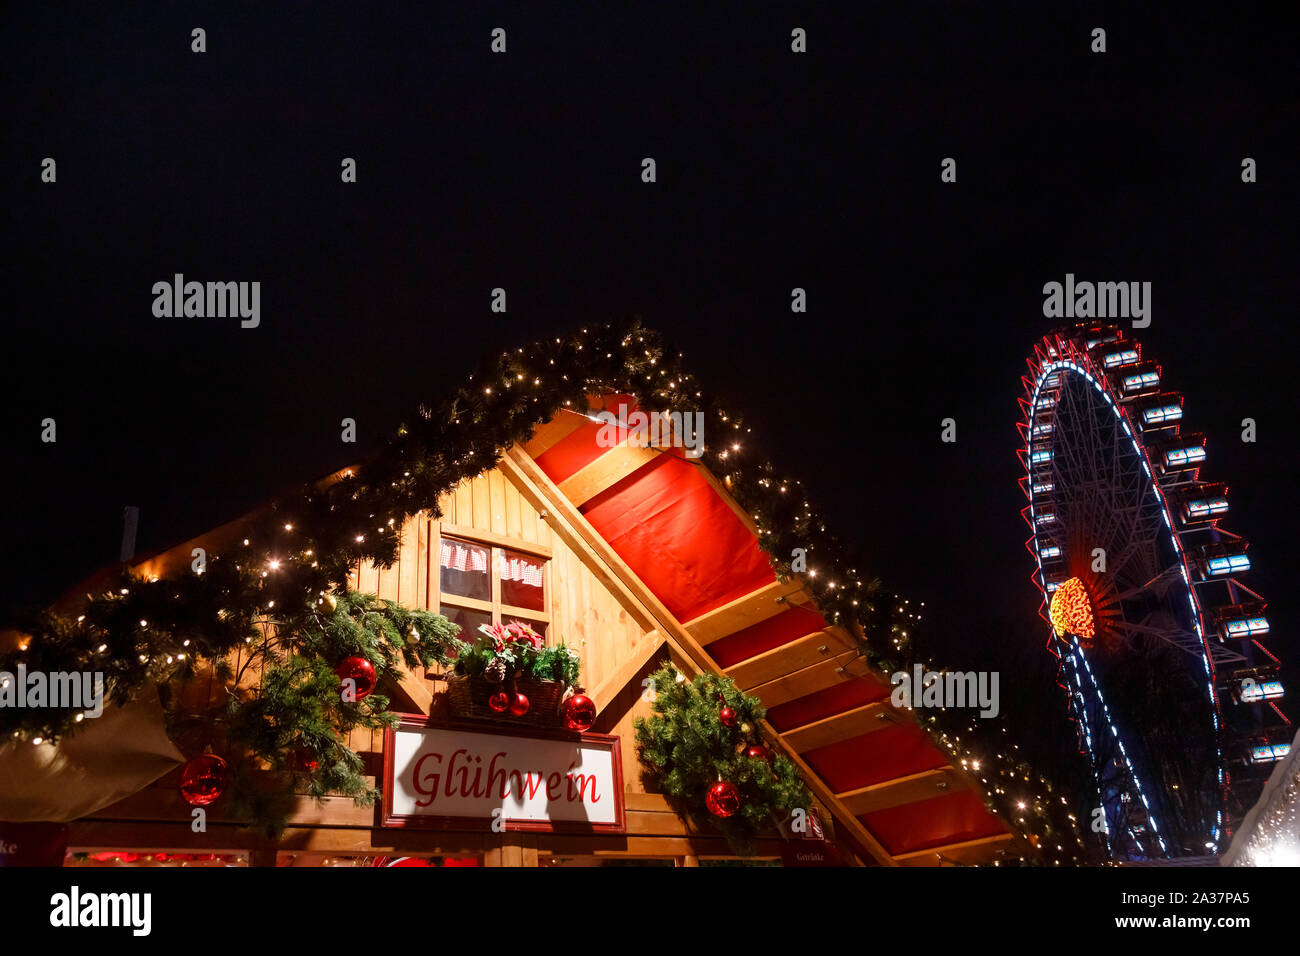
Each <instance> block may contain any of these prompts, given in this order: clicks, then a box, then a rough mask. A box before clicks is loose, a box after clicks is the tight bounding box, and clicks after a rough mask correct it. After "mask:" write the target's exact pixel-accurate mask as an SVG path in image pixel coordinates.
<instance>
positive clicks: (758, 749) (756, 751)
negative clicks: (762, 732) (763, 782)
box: [745, 744, 772, 763]
mask: <svg viewBox="0 0 1300 956" xmlns="http://www.w3.org/2000/svg"><path fill="white" fill-rule="evenodd" d="M745 756H746V757H753V758H754V759H755V760H766V761H767V762H768V763H771V762H772V754H771V753H770V752H769V751H768V749H767V748H766V747H764V746H763V745H762V744H753V745H751V746H750V747H749V749H748V750H746V751H745Z"/></svg>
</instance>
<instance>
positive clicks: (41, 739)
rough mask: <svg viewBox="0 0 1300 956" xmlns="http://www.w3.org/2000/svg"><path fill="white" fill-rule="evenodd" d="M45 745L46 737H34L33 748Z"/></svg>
mask: <svg viewBox="0 0 1300 956" xmlns="http://www.w3.org/2000/svg"><path fill="white" fill-rule="evenodd" d="M43 743H45V738H44V737H33V738H32V744H33V746H40V745H41V744H43Z"/></svg>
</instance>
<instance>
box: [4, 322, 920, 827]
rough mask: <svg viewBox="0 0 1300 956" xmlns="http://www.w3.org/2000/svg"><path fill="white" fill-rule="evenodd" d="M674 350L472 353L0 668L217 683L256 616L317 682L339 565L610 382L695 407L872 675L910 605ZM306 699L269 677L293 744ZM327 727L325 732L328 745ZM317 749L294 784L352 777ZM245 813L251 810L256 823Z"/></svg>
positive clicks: (663, 402)
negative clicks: (431, 401)
mask: <svg viewBox="0 0 1300 956" xmlns="http://www.w3.org/2000/svg"><path fill="white" fill-rule="evenodd" d="M680 359H681V355H680V353H672V352H670V351H668V350H667V349H666V348H665V347H664V345H663V343H662V341H661V339H660V336H659V335H658V333H656V332H654V331H653V330H650V329H647V328H644V327H643V326H642V325H641V324H640V322H639V321H637V320H635V319H633V320H631V321H628V322H624V323H610V324H602V325H598V326H593V327H590V328H586V329H582V330H581V331H579V332H578V333H575V334H574V335H571V336H569V337H567V338H554V339H546V340H542V341H539V342H536V343H534V344H532V345H531V346H528V347H526V348H518V349H515V350H514V351H510V352H503V353H501V354H500V355H499V356H496V357H494V358H492V359H489V360H487V361H485V362H483V363H482V364H481V365H480V366H479V367H478V368H477V370H476V371H475V372H474V374H473V375H471V376H470V378H469V383H468V384H467V385H465V386H463V387H461V388H459V389H457V390H456V391H455V392H454V393H453V394H451V395H450V396H449V397H448V398H447V399H446V400H445V401H443V402H442V403H440V404H438V405H436V406H429V405H421V406H420V407H419V408H418V409H417V414H416V415H415V416H414V417H413V418H412V419H410V420H408V421H407V422H406V423H404V424H403V425H401V426H400V427H399V428H398V429H397V431H396V433H395V434H394V435H393V436H392V437H391V438H390V439H389V440H388V441H387V442H386V444H385V445H384V447H383V448H382V450H381V451H380V452H379V453H378V454H377V455H376V456H375V457H374V458H372V459H371V460H370V461H368V462H367V463H366V464H365V465H364V466H363V467H359V468H356V469H352V470H350V471H348V472H347V473H346V474H345V475H344V476H342V477H341V478H340V479H339V480H337V481H334V482H332V483H317V484H310V485H304V486H303V487H302V488H301V489H300V490H299V491H298V492H296V493H295V494H291V495H289V496H286V497H285V498H283V499H281V500H279V501H276V502H275V503H273V504H272V505H271V506H270V507H269V508H268V509H266V510H265V511H263V512H260V513H259V514H258V515H257V516H255V517H254V518H251V519H250V520H249V521H248V522H247V523H246V525H245V532H244V533H245V535H246V538H245V539H244V541H243V544H242V545H239V546H236V547H235V548H234V549H233V550H232V551H230V552H228V553H225V554H219V555H213V556H211V557H210V558H209V560H208V561H207V564H206V569H205V570H204V572H203V573H201V574H199V573H194V572H191V573H187V574H184V575H181V576H179V577H177V578H175V579H170V580H166V581H152V582H147V581H144V580H142V579H139V578H137V577H133V576H131V575H130V574H128V573H126V572H125V571H123V572H122V574H121V575H120V580H118V581H116V582H114V584H113V585H112V586H111V587H110V588H109V589H108V590H106V591H105V592H103V593H100V594H97V595H92V596H89V598H88V602H87V604H86V607H85V609H84V614H83V615H82V616H81V617H79V618H77V619H75V620H74V619H72V618H69V617H65V616H61V615H56V614H53V613H50V612H48V611H43V612H37V613H28V614H23V615H19V616H17V617H14V618H11V619H10V621H9V622H7V623H9V624H10V625H12V626H14V627H15V628H16V629H17V630H19V631H20V632H21V633H23V634H24V635H26V636H27V638H28V640H27V642H26V643H25V645H22V644H20V646H19V648H18V649H17V650H14V651H11V652H9V653H6V654H3V655H0V670H5V671H10V672H12V671H14V669H15V668H16V666H17V665H18V664H20V663H22V664H25V665H26V667H27V669H28V670H29V671H34V670H43V671H46V672H54V671H61V672H74V671H100V672H103V673H105V674H106V676H107V677H108V688H109V695H110V699H112V700H114V701H117V702H121V701H123V700H125V699H127V698H129V697H130V696H131V695H132V694H133V693H134V692H135V691H136V689H138V688H139V687H140V686H141V685H142V684H144V683H145V682H146V681H148V680H153V681H156V682H158V683H160V684H164V683H167V682H169V681H171V680H173V679H176V678H183V677H185V676H186V675H187V674H190V673H192V672H193V668H194V667H195V666H196V665H197V664H198V663H199V662H203V663H205V664H206V665H207V666H208V667H210V668H212V670H213V673H215V674H217V675H218V676H221V677H222V678H223V679H229V678H230V677H231V676H232V675H230V674H229V673H227V671H228V665H226V663H225V660H224V659H225V656H226V655H227V654H228V653H229V652H230V651H232V650H233V649H235V648H236V647H238V646H240V645H242V644H244V643H247V642H251V641H256V640H258V639H259V637H260V631H259V629H258V622H259V621H262V620H264V619H266V618H268V617H273V618H274V620H276V622H277V633H278V635H279V636H280V638H281V640H283V641H285V642H286V645H285V646H287V647H291V648H296V649H297V653H298V654H299V656H300V657H302V658H303V660H304V662H305V663H304V664H303V665H300V666H303V667H304V668H306V670H304V671H303V672H302V673H301V674H300V675H299V677H298V680H299V681H300V682H301V683H302V684H304V685H306V686H315V685H313V684H312V681H311V680H310V679H309V677H308V676H307V671H308V670H309V671H310V672H311V673H312V674H318V675H320V676H321V678H322V679H323V672H322V671H320V668H321V667H323V666H325V665H326V664H328V665H329V666H330V667H331V668H332V667H333V665H334V664H335V663H336V662H337V661H336V658H335V655H337V654H338V653H339V651H340V649H341V648H340V646H339V645H337V644H335V643H332V642H331V639H329V638H326V637H319V636H318V637H313V636H312V635H313V634H316V633H317V632H316V631H313V630H312V627H311V615H312V614H313V613H314V610H315V608H316V607H317V606H318V602H319V601H320V600H321V599H322V598H323V596H324V595H326V594H330V595H333V596H334V597H335V598H336V599H337V600H339V601H340V606H343V607H347V608H353V607H354V605H353V604H352V603H351V598H349V597H347V592H346V581H347V579H348V576H349V572H350V571H351V569H352V568H354V567H355V566H356V565H357V564H358V563H359V562H364V561H369V562H371V563H373V564H375V565H376V566H378V567H381V568H390V567H392V565H393V563H394V561H395V559H396V556H397V553H398V549H399V546H400V535H399V533H398V532H399V530H400V529H401V527H402V526H403V523H404V522H405V520H406V519H407V518H408V517H410V516H411V515H413V514H416V513H419V512H427V513H430V514H431V515H433V516H434V517H438V516H439V512H438V510H437V504H436V503H437V501H438V500H439V498H440V496H441V495H442V494H444V493H445V492H447V491H449V490H451V489H452V488H454V487H455V486H456V485H457V484H458V483H459V482H460V481H462V480H464V479H466V478H470V477H473V476H475V475H477V474H480V473H481V472H483V471H484V470H486V469H488V468H491V467H493V466H494V465H495V464H496V462H497V461H498V460H499V459H500V457H501V454H502V452H503V450H504V449H505V448H507V447H509V446H510V445H511V444H513V443H516V442H519V443H523V442H526V441H527V440H528V439H529V438H530V437H531V436H532V433H533V430H534V429H535V428H536V427H537V426H538V425H541V424H543V423H545V422H547V421H549V420H551V419H552V418H553V417H554V416H555V415H556V414H558V413H559V412H560V411H561V410H562V409H565V408H568V409H572V410H574V411H585V410H586V408H587V402H588V396H589V395H591V394H596V393H600V392H611V391H612V392H614V393H620V394H631V395H635V396H636V397H637V399H638V400H639V402H640V404H641V405H642V406H643V407H647V408H654V409H657V410H660V411H680V412H695V411H702V412H703V413H704V420H705V431H704V438H705V444H706V448H705V451H704V455H703V458H702V462H703V464H704V465H705V466H707V467H708V468H709V469H710V470H711V471H712V472H713V473H714V474H717V475H718V476H719V477H720V478H722V479H723V481H724V482H725V483H726V485H727V488H728V490H729V491H730V493H731V494H732V496H733V497H734V498H735V499H736V501H737V502H738V503H739V504H740V505H741V506H742V507H743V508H744V509H745V510H746V512H747V513H749V514H750V515H752V516H753V519H754V522H755V524H756V526H757V528H758V543H759V545H760V546H761V547H762V548H763V550H764V551H765V552H766V553H767V554H768V556H769V559H770V560H771V563H772V567H773V569H774V571H775V572H776V573H777V575H778V576H779V577H781V578H785V577H786V576H788V575H789V574H791V573H792V570H793V569H792V564H791V562H792V557H793V555H794V553H795V551H796V549H802V552H803V554H804V558H805V560H806V562H807V567H806V570H805V569H802V568H801V573H803V575H804V581H805V586H806V587H807V588H808V590H809V591H811V593H812V596H813V598H814V599H815V600H816V603H817V606H818V607H819V608H820V609H821V610H822V612H823V613H824V614H825V616H826V619H827V620H828V622H830V623H831V624H842V625H844V626H846V627H847V628H848V629H849V630H850V631H851V632H853V633H854V634H855V636H856V637H857V638H858V639H859V641H860V650H861V653H862V656H863V657H864V658H865V659H866V660H867V661H868V662H870V663H871V664H872V665H873V666H875V667H877V668H879V669H881V670H884V671H886V672H890V671H894V670H898V669H902V668H904V667H906V666H907V664H908V663H910V661H908V660H907V655H908V650H909V643H910V636H909V634H908V633H907V629H906V628H907V621H908V620H909V618H910V617H911V616H910V615H908V614H907V613H906V611H905V609H904V606H903V604H902V603H901V602H900V601H899V599H898V596H897V595H893V594H890V593H887V592H886V589H885V588H884V587H883V585H882V584H881V583H880V581H879V580H877V579H867V578H864V577H862V576H861V575H860V574H859V572H858V570H857V569H856V566H855V565H854V563H853V562H852V560H851V559H850V558H849V556H848V552H847V550H846V549H845V548H844V547H843V546H842V545H841V544H840V543H839V542H838V541H837V540H836V539H835V538H833V537H832V536H830V535H828V534H827V533H826V526H825V522H824V520H823V519H822V517H821V516H820V515H819V514H818V513H817V512H816V511H815V510H814V509H813V507H812V505H811V503H810V502H809V501H808V500H807V498H806V496H805V494H804V493H803V489H802V485H801V483H800V482H799V481H797V480H792V479H785V478H781V477H779V476H777V475H776V474H775V472H774V469H773V467H772V465H771V464H770V463H766V462H763V461H761V460H760V459H759V457H758V455H757V449H756V448H755V447H754V445H753V442H751V441H750V440H749V438H750V429H749V427H748V426H746V425H745V424H744V422H743V419H742V418H741V417H740V416H739V415H738V414H737V413H736V411H735V409H734V408H732V407H731V406H729V405H727V404H725V403H722V402H719V401H717V400H715V399H713V398H711V397H709V396H706V395H705V394H704V393H703V392H702V391H701V390H700V388H699V385H698V383H697V382H696V380H695V377H694V376H693V375H691V374H689V373H687V372H685V371H684V370H683V368H682V366H681V363H680ZM393 613H398V612H396V611H394V612H393ZM409 613H411V614H415V613H418V612H409ZM382 617H383V615H382V614H381V615H380V618H382ZM367 620H368V621H369V623H368V624H366V625H360V624H359V625H358V626H359V627H362V629H363V630H366V632H367V633H369V634H371V635H372V637H373V640H366V641H360V640H358V641H357V642H356V646H358V647H362V648H364V651H363V656H366V657H368V658H369V659H370V660H371V661H372V663H374V664H375V666H376V668H377V669H379V670H380V671H383V672H387V670H388V668H389V666H390V665H389V661H390V660H391V659H392V655H393V654H395V653H397V654H400V655H401V656H403V657H405V652H406V647H405V645H406V639H405V631H404V629H403V628H402V627H399V626H398V625H397V624H395V623H393V622H392V621H389V624H390V625H391V626H388V625H385V624H383V623H382V620H380V619H376V618H374V617H371V618H368V619H367ZM422 620H424V623H423V624H422V625H420V624H417V627H418V628H419V629H420V630H421V632H422V633H428V634H434V635H437V634H438V633H439V632H438V630H437V626H436V625H434V624H433V623H432V621H431V619H422ZM354 636H355V635H354ZM422 647H423V645H422V644H419V645H418V646H417V650H416V651H415V653H416V656H417V657H419V656H420V654H422V653H428V654H430V655H433V654H434V652H433V650H432V648H431V647H430V648H427V649H425V650H420V649H419V648H422ZM430 659H434V658H433V657H431V658H430ZM420 662H421V663H424V661H423V660H421V661H420ZM291 683H292V682H291ZM292 686H294V687H297V686H299V684H292ZM275 690H276V692H278V691H279V689H278V688H275ZM312 699H314V697H312V695H305V696H302V697H301V699H299V698H298V697H297V696H294V695H293V694H290V693H289V689H288V688H286V689H285V691H284V696H283V697H282V698H281V701H280V702H281V704H282V705H283V706H282V707H281V708H280V709H279V710H278V711H277V713H278V719H279V723H280V724H281V725H282V726H284V727H293V726H296V725H299V724H302V725H309V726H312V727H314V728H315V731H313V732H312V733H310V734H307V735H305V736H306V739H307V740H308V742H309V743H310V741H311V740H321V741H324V740H326V739H327V738H329V737H330V735H329V734H327V733H325V728H324V725H325V724H328V723H330V721H333V720H335V719H336V718H337V717H339V716H340V715H338V714H336V713H334V712H333V711H332V710H330V709H328V708H324V709H322V710H320V711H319V717H318V716H316V712H315V711H313V710H312V706H314V705H310V704H309V703H308V701H309V700H312ZM375 703H376V704H377V703H378V700H377V699H376V701H375ZM76 717H77V715H76V712H75V711H72V710H55V709H46V710H34V709H30V708H29V709H24V710H14V709H7V708H0V733H4V734H5V736H6V738H8V737H12V736H16V737H17V738H19V739H23V740H31V741H35V740H43V741H57V740H58V739H59V737H61V736H62V735H64V734H67V733H70V732H74V731H75V729H76V727H77V724H76ZM318 721H319V722H318ZM340 726H341V725H339V724H336V725H333V727H332V730H333V731H334V737H333V739H335V740H337V738H338V736H339V732H340V731H339V728H340ZM344 749H346V748H344ZM317 751H319V753H318V755H319V756H322V757H330V756H331V755H332V756H333V757H334V760H333V761H332V762H331V761H328V760H321V761H320V763H321V768H320V769H319V770H318V771H316V772H315V773H314V774H313V775H312V777H311V781H310V786H311V788H312V791H313V792H317V791H319V792H328V790H329V787H330V786H331V785H332V784H334V783H336V782H339V781H343V782H344V783H345V785H346V786H351V785H352V784H348V783H347V781H353V783H354V782H355V780H356V779H357V774H356V770H357V768H358V767H359V764H360V758H359V757H358V756H357V755H356V754H354V753H351V752H350V751H349V752H348V753H346V754H345V753H342V752H341V751H330V750H329V748H328V747H326V746H325V745H324V744H321V745H320V746H319V747H317ZM349 754H350V756H349ZM285 793H287V791H285V792H282V793H281V797H284V796H285ZM265 802H266V801H265V800H264V801H263V803H262V804H259V806H262V805H263V804H265ZM262 812H263V811H261V810H258V811H256V812H254V813H253V815H252V818H253V819H262V817H261V816H260V814H261V813H262Z"/></svg>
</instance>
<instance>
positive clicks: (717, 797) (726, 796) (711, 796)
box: [704, 780, 740, 817]
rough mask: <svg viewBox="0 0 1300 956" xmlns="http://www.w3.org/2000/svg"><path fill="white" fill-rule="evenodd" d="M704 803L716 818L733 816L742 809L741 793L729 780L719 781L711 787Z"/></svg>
mask: <svg viewBox="0 0 1300 956" xmlns="http://www.w3.org/2000/svg"><path fill="white" fill-rule="evenodd" d="M704 802H705V803H706V804H707V805H708V808H709V812H710V813H711V814H713V815H714V816H715V817H729V816H733V815H734V814H735V812H736V811H737V810H739V809H740V791H739V790H737V789H736V785H735V784H734V783H731V782H730V781H729V780H719V781H718V782H717V783H715V784H714V785H713V786H711V787H709V792H708V794H707V795H706V796H705V798H704Z"/></svg>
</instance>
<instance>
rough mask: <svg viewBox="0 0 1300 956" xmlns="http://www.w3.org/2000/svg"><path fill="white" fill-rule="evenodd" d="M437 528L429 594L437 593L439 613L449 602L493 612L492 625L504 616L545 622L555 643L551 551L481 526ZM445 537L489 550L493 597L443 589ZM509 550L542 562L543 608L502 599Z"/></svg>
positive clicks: (486, 612)
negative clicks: (503, 569) (503, 566)
mask: <svg viewBox="0 0 1300 956" xmlns="http://www.w3.org/2000/svg"><path fill="white" fill-rule="evenodd" d="M435 527H436V528H437V545H436V549H437V552H438V560H437V561H436V562H435V561H433V560H430V561H429V593H430V594H431V595H436V596H437V607H436V611H437V613H438V614H444V615H445V612H444V610H443V608H444V607H445V606H447V605H450V606H451V607H455V608H463V609H465V610H468V611H478V612H480V613H482V614H488V615H491V618H492V623H493V624H500V623H502V619H503V618H505V617H508V618H513V619H520V620H523V621H534V622H537V623H541V624H545V625H546V643H547V645H548V646H549V645H550V644H551V643H552V637H551V631H552V627H551V624H552V616H551V560H552V555H551V550H550V549H549V548H546V547H544V546H541V545H538V544H534V543H533V542H530V541H519V540H516V539H514V538H510V537H507V536H506V535H500V534H494V533H491V532H487V531H482V530H480V529H478V528H462V527H459V526H456V525H436V526H435ZM444 538H446V539H450V540H452V541H459V542H461V543H462V544H469V545H473V546H474V547H478V548H486V549H487V551H488V577H489V595H490V600H487V601H484V600H482V599H480V598H471V597H462V596H461V595H459V594H452V593H450V592H447V593H444V592H443V590H442V542H443V539H444ZM507 551H515V552H518V553H519V554H523V555H527V556H528V557H530V558H533V559H535V560H537V561H540V562H541V564H542V609H541V610H539V611H538V610H533V609H531V608H524V607H519V606H518V605H514V604H505V603H503V602H502V600H501V560H502V557H503V555H504V554H505V552H507ZM429 557H430V559H432V558H433V555H432V554H430V556H429ZM462 636H463V635H462Z"/></svg>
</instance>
